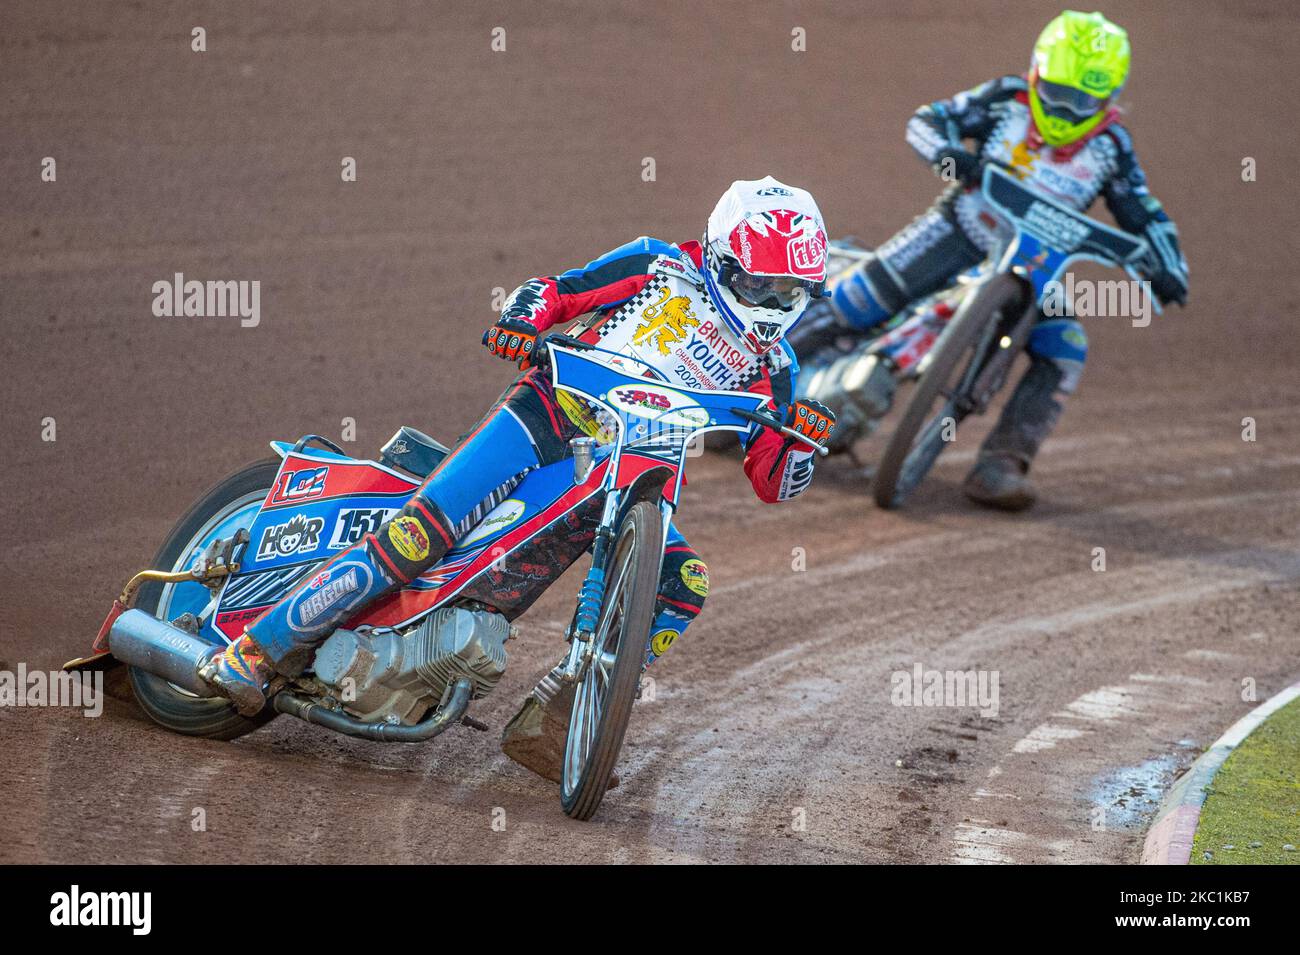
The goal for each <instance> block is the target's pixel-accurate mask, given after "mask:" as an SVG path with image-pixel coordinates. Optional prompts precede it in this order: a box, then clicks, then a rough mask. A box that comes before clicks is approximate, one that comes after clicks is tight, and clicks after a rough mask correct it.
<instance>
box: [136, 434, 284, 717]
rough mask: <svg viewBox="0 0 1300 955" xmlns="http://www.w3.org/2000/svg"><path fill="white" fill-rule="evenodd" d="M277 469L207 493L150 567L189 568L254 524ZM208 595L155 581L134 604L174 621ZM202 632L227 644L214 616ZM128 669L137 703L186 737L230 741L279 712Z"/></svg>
mask: <svg viewBox="0 0 1300 955" xmlns="http://www.w3.org/2000/svg"><path fill="white" fill-rule="evenodd" d="M279 469H280V462H279V460H278V459H276V458H270V459H267V460H265V461H259V462H257V463H256V464H250V465H249V466H248V467H246V468H243V469H241V470H239V471H236V472H235V473H234V474H232V475H230V477H228V478H226V479H225V480H224V481H222V482H221V483H220V484H218V485H217V486H216V487H214V488H213V489H212V490H210V491H209V492H208V493H207V494H205V495H203V497H202V498H200V499H199V501H198V502H197V503H196V504H195V505H194V506H193V507H191V508H190V510H189V512H188V513H187V514H186V515H185V516H184V517H182V518H181V519H180V520H179V521H177V522H176V526H175V527H173V528H172V532H171V533H170V534H169V535H168V536H167V539H166V540H165V541H163V544H162V547H160V548H159V550H158V554H157V556H156V557H154V560H153V563H152V564H151V565H150V566H151V567H154V568H157V569H159V570H169V571H178V570H181V569H183V568H185V567H188V566H189V564H190V562H191V561H192V560H193V558H194V554H195V552H196V551H199V550H202V549H203V548H204V547H206V546H207V545H208V543H210V542H211V541H213V540H215V539H217V538H219V537H229V536H230V535H231V534H233V533H234V532H235V531H236V530H238V529H239V528H241V527H242V528H245V529H247V528H250V527H252V524H253V519H254V518H255V517H256V516H257V512H258V511H259V510H260V509H261V506H262V502H263V501H264V500H266V496H267V494H269V493H270V490H271V485H272V484H273V483H274V482H275V475H276V472H277V471H279ZM209 598H210V594H209V592H208V589H207V587H205V586H204V585H203V584H200V583H193V582H185V583H180V584H163V583H159V582H156V581H152V582H150V583H147V584H145V585H144V586H142V587H141V588H140V592H139V594H138V595H137V597H136V601H135V607H136V608H137V609H139V610H143V611H145V612H146V613H151V614H153V615H154V616H155V617H157V618H158V619H159V620H167V621H170V620H174V619H176V617H178V616H180V615H181V614H182V613H185V612H187V611H188V612H190V613H195V614H198V613H199V612H201V611H202V610H203V609H204V608H205V607H206V605H207V602H208V599H209ZM199 636H200V637H202V638H203V639H206V640H211V641H212V643H213V646H214V647H215V646H219V645H222V644H223V643H224V639H223V638H222V637H221V636H220V635H218V634H217V633H216V632H215V631H214V630H213V629H212V626H211V621H210V620H209V621H208V622H207V623H205V625H204V626H203V629H202V630H200V631H199ZM129 672H130V677H131V688H132V689H133V690H134V691H135V698H136V701H137V702H139V704H140V707H141V708H142V709H143V710H144V711H145V712H146V713H147V714H149V717H150V719H152V720H153V721H154V722H155V723H158V724H159V725H161V726H165V727H166V728H167V729H169V730H172V731H173V732H176V733H183V734H184V735H186V736H202V737H205V738H207V739H219V740H230V739H234V738H235V737H237V736H243V735H244V734H245V733H251V732H252V731H253V730H255V729H257V728H258V727H259V726H261V725H263V724H264V723H266V722H267V721H269V720H271V719H272V718H274V717H275V716H276V712H275V710H273V709H271V707H269V706H268V707H266V708H264V709H263V710H262V712H261V713H258V714H257V715H256V716H253V717H247V716H240V715H239V714H238V713H236V712H235V708H234V707H233V706H232V705H231V704H230V703H229V702H227V701H226V700H225V699H222V698H220V697H206V698H205V697H200V696H195V695H194V694H193V693H190V692H189V691H188V690H183V689H181V688H180V687H178V686H176V685H174V684H172V683H169V682H167V681H166V680H164V679H163V678H162V677H160V676H158V675H157V674H154V673H150V672H148V671H147V670H141V669H140V668H139V667H130V668H129Z"/></svg>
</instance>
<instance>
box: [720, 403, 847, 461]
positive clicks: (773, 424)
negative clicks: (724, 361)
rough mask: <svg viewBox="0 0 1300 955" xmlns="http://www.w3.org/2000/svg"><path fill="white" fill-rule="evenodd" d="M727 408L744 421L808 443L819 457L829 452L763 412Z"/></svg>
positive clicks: (802, 442)
mask: <svg viewBox="0 0 1300 955" xmlns="http://www.w3.org/2000/svg"><path fill="white" fill-rule="evenodd" d="M727 410H728V411H730V412H731V413H732V414H734V415H735V416H736V417H738V418H744V419H745V420H746V421H752V422H753V423H754V424H757V425H762V426H763V427H764V428H770V429H771V430H773V431H776V432H778V433H779V434H783V435H785V436H786V437H787V438H793V439H794V440H795V441H798V442H799V443H801V444H806V445H808V447H810V448H812V449H813V450H814V451H815V452H817V455H818V456H819V457H823V458H824V457H826V455H828V454H830V453H831V452H830V449H829V448H827V447H825V446H824V445H821V444H818V443H817V442H816V441H814V440H812V439H811V438H809V437H808V436H807V435H805V434H800V433H799V432H798V431H796V430H794V428H787V427H786V426H785V425H784V424H783V423H782V422H780V421H778V420H777V419H776V418H769V417H768V416H767V415H765V414H761V413H759V412H757V411H747V410H745V409H744V408H728V409H727Z"/></svg>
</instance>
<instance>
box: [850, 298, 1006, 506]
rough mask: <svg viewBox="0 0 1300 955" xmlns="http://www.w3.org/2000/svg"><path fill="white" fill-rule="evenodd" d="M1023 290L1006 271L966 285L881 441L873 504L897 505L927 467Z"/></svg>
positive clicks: (961, 413)
mask: <svg viewBox="0 0 1300 955" xmlns="http://www.w3.org/2000/svg"><path fill="white" fill-rule="evenodd" d="M1023 307H1024V290H1023V286H1022V285H1021V282H1020V280H1019V279H1017V278H1015V277H1014V276H1011V275H1005V274H999V275H994V276H992V277H991V278H989V279H988V280H987V281H985V282H984V283H982V284H981V285H980V286H979V287H978V288H977V289H975V290H974V291H972V292H971V293H970V294H969V295H968V296H967V297H966V299H965V301H963V302H962V304H961V305H960V306H959V307H958V309H957V314H956V315H954V316H953V317H952V320H951V321H949V323H948V327H947V328H945V329H944V331H943V334H942V335H941V336H940V338H939V341H938V342H936V343H935V346H934V348H933V350H932V351H931V352H930V354H929V355H928V356H927V358H926V362H927V367H926V368H925V370H924V371H923V372H922V373H921V377H920V378H919V379H918V381H917V383H916V387H915V389H913V391H912V399H911V401H910V402H909V403H908V405H907V411H906V412H905V413H904V414H903V417H902V419H901V420H900V421H899V423H898V427H897V428H895V429H894V433H893V434H892V435H891V436H890V438H889V443H888V444H887V445H885V451H884V453H883V454H882V455H881V458H880V468H879V470H877V472H876V476H875V481H874V482H873V485H872V493H873V495H874V496H875V499H876V504H878V505H879V506H880V507H883V508H886V509H891V508H895V507H899V506H901V505H902V503H903V501H905V500H906V499H907V496H908V495H909V494H911V493H912V491H914V490H915V489H916V487H917V485H919V484H920V483H921V481H922V480H923V479H924V478H925V476H926V475H927V474H928V473H929V472H930V468H932V467H933V466H934V462H935V461H936V460H938V457H939V455H940V454H941V453H942V452H943V449H944V447H945V446H946V445H947V443H948V440H950V439H946V436H945V431H946V430H948V429H949V428H952V429H955V428H956V427H957V425H959V424H960V423H961V422H962V419H964V418H965V417H966V415H968V414H969V413H970V411H971V403H970V401H969V399H970V393H969V389H970V387H971V385H972V384H973V383H974V381H975V378H976V376H977V375H978V374H979V372H980V370H981V369H982V368H983V366H984V361H985V359H986V358H987V356H988V355H989V354H990V352H989V349H990V346H991V342H990V338H991V337H992V336H993V335H994V334H995V333H996V332H997V329H998V328H999V327H1000V325H1001V324H1002V323H1003V321H1004V320H1006V319H1007V318H1009V317H1010V318H1014V317H1018V315H1019V314H1020V310H1021V309H1022V308H1023Z"/></svg>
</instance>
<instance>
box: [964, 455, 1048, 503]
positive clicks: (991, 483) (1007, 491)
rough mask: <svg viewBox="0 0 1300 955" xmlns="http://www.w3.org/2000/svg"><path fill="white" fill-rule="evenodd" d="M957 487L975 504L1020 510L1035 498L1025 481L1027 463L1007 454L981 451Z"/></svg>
mask: <svg viewBox="0 0 1300 955" xmlns="http://www.w3.org/2000/svg"><path fill="white" fill-rule="evenodd" d="M961 489H962V491H963V492H965V494H966V496H967V497H968V498H970V499H971V500H972V501H974V502H975V503H976V504H983V505H984V506H985V507H995V508H998V509H999V510H1003V511H1023V510H1024V509H1025V508H1027V507H1032V506H1033V503H1034V501H1036V500H1037V499H1038V494H1037V492H1035V491H1034V486H1033V485H1032V484H1030V483H1029V466H1028V465H1027V464H1026V463H1025V462H1024V461H1022V460H1021V459H1020V458H1018V457H1015V456H1013V455H1010V454H982V455H980V457H979V460H977V461H976V462H975V467H974V468H972V469H971V472H970V474H968V475H966V480H965V481H964V482H963V483H962V486H961Z"/></svg>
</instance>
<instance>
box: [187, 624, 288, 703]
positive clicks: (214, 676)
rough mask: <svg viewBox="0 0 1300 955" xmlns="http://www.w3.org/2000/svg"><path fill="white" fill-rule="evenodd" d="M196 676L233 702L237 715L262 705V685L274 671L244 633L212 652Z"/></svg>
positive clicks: (263, 699)
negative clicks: (222, 647)
mask: <svg viewBox="0 0 1300 955" xmlns="http://www.w3.org/2000/svg"><path fill="white" fill-rule="evenodd" d="M199 675H200V676H201V677H203V679H205V680H207V681H208V683H210V684H212V687H213V689H215V690H216V691H217V692H218V693H220V694H221V695H222V696H224V697H227V698H228V699H229V700H230V701H231V702H232V703H234V704H235V709H236V711H238V713H239V715H240V716H256V715H257V714H258V713H259V712H260V711H261V709H262V707H264V706H265V705H266V685H267V684H268V683H269V682H270V681H271V677H272V676H273V675H274V670H272V668H271V664H270V662H269V661H268V660H267V659H266V655H265V654H264V653H263V652H262V650H261V648H260V647H258V645H257V644H256V643H254V642H253V640H252V638H250V637H249V636H248V634H244V635H243V636H242V637H240V638H239V639H238V640H236V641H235V642H234V643H232V644H230V646H228V647H226V648H225V649H224V650H218V651H217V652H216V653H214V654H213V655H212V658H211V659H209V660H208V662H207V663H206V664H204V665H203V668H202V669H201V670H200V671H199Z"/></svg>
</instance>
